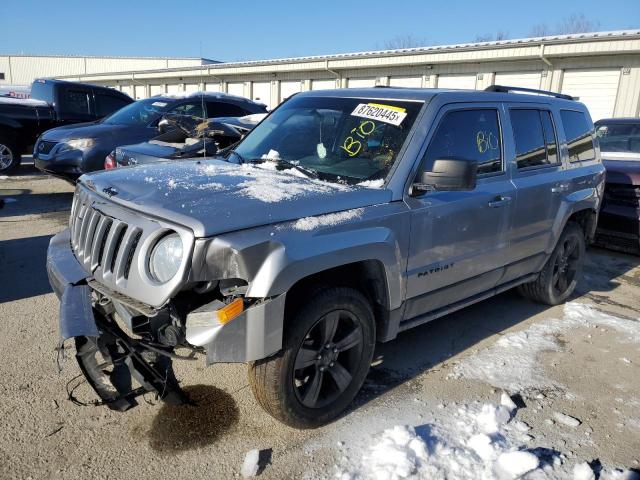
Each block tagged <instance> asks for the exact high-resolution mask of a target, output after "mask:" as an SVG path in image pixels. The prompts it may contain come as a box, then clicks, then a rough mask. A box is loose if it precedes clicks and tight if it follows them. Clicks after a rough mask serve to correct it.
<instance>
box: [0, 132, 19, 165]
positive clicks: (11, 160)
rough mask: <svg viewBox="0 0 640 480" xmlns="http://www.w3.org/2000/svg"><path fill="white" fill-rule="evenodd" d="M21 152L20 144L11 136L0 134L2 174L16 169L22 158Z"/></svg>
mask: <svg viewBox="0 0 640 480" xmlns="http://www.w3.org/2000/svg"><path fill="white" fill-rule="evenodd" d="M19 152H20V150H19V148H18V144H17V143H16V142H15V141H14V140H13V139H12V138H11V137H8V136H7V135H3V134H0V175H9V174H11V173H14V172H15V171H16V169H17V168H18V167H19V166H20V162H21V160H22V157H21V156H20V153H19Z"/></svg>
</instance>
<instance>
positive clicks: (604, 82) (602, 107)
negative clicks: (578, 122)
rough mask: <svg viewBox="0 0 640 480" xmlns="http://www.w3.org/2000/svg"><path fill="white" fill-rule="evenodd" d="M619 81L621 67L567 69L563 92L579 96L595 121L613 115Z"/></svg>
mask: <svg viewBox="0 0 640 480" xmlns="http://www.w3.org/2000/svg"><path fill="white" fill-rule="evenodd" d="M619 83H620V70H619V69H611V70H609V69H607V70H605V69H597V70H566V71H565V72H564V75H563V77H562V93H568V94H569V95H572V96H574V97H578V100H580V101H581V102H582V103H584V104H585V105H586V106H587V108H588V109H589V113H591V118H592V119H593V120H594V121H595V120H598V119H600V118H609V117H612V116H613V108H614V107H615V103H616V95H617V93H618V84H619Z"/></svg>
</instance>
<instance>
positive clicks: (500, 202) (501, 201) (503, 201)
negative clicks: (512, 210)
mask: <svg viewBox="0 0 640 480" xmlns="http://www.w3.org/2000/svg"><path fill="white" fill-rule="evenodd" d="M510 203H511V197H505V196H504V195H498V196H497V197H496V199H495V200H491V201H490V202H489V206H490V207H491V208H497V207H504V206H505V205H509V204H510Z"/></svg>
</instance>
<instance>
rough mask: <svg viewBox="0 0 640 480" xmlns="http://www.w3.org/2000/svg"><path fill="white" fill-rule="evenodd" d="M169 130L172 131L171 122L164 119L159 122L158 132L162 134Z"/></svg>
mask: <svg viewBox="0 0 640 480" xmlns="http://www.w3.org/2000/svg"><path fill="white" fill-rule="evenodd" d="M169 130H171V126H170V124H169V120H167V119H166V118H164V117H163V118H161V119H160V121H159V122H158V131H159V132H160V133H167V132H168V131H169Z"/></svg>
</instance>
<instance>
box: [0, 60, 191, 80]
mask: <svg viewBox="0 0 640 480" xmlns="http://www.w3.org/2000/svg"><path fill="white" fill-rule="evenodd" d="M201 64H202V60H201V59H199V58H173V59H169V58H150V57H149V58H147V57H140V58H134V57H131V58H128V57H82V56H78V57H75V56H74V57H65V56H37V55H0V73H4V80H0V84H2V83H7V84H16V85H20V84H22V85H27V84H30V83H31V82H32V81H33V80H34V79H36V78H38V77H63V76H69V75H87V74H89V75H90V74H95V73H107V72H126V71H139V70H155V69H160V68H175V67H190V66H196V65H201Z"/></svg>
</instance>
